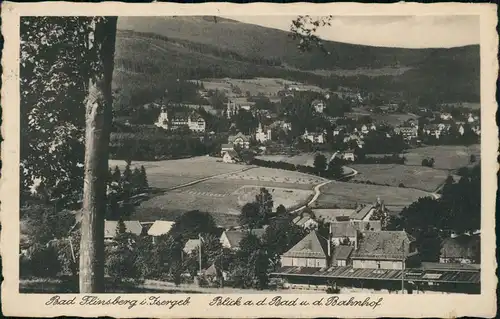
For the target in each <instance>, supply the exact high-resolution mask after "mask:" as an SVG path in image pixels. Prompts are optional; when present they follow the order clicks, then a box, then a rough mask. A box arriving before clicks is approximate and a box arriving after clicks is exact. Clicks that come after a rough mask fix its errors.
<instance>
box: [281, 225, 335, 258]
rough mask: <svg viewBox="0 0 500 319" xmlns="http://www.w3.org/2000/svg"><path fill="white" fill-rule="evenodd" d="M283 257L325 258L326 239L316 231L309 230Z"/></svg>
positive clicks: (326, 254) (326, 251)
mask: <svg viewBox="0 0 500 319" xmlns="http://www.w3.org/2000/svg"><path fill="white" fill-rule="evenodd" d="M283 256H284V257H299V258H301V257H302V258H308V257H310V258H326V257H327V256H328V240H327V239H326V238H324V237H323V236H321V235H320V234H319V233H318V232H317V231H312V232H310V233H309V234H308V235H307V236H306V237H304V238H303V239H302V240H301V241H299V242H298V243H297V244H296V245H295V246H293V247H292V248H291V249H290V250H289V251H287V252H286V253H284V254H283Z"/></svg>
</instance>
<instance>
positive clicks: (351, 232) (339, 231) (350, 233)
mask: <svg viewBox="0 0 500 319" xmlns="http://www.w3.org/2000/svg"><path fill="white" fill-rule="evenodd" d="M330 232H331V235H332V237H354V236H356V228H355V227H354V225H353V224H352V223H351V222H350V221H347V222H336V223H330Z"/></svg>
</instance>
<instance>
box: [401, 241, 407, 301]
mask: <svg viewBox="0 0 500 319" xmlns="http://www.w3.org/2000/svg"><path fill="white" fill-rule="evenodd" d="M402 247H403V260H402V261H403V263H402V272H401V293H402V294H404V293H405V268H406V265H405V262H406V258H405V241H404V240H403V245H402Z"/></svg>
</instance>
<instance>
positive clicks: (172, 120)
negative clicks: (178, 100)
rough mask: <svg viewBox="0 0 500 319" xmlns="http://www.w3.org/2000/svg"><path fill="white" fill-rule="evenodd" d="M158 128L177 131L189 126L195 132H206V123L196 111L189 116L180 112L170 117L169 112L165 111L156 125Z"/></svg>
mask: <svg viewBox="0 0 500 319" xmlns="http://www.w3.org/2000/svg"><path fill="white" fill-rule="evenodd" d="M155 125H156V126H158V127H161V128H163V129H166V130H168V129H177V128H179V127H181V126H187V127H188V128H189V129H190V130H191V131H193V132H205V129H206V122H205V119H203V117H201V116H200V115H199V114H198V113H197V112H196V111H193V112H191V113H189V114H187V113H185V112H178V113H175V114H173V115H172V116H169V112H168V111H167V110H166V109H163V110H162V111H161V113H160V115H159V116H158V120H156V123H155Z"/></svg>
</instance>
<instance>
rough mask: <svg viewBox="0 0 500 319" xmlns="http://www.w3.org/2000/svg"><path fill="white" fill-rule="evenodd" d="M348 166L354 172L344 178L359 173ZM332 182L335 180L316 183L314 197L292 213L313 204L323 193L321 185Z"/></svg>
mask: <svg viewBox="0 0 500 319" xmlns="http://www.w3.org/2000/svg"><path fill="white" fill-rule="evenodd" d="M346 167H347V166H346ZM348 168H349V169H351V170H352V172H351V173H349V174H347V175H345V176H342V178H348V177H353V176H355V175H357V174H358V171H357V170H355V169H354V168H351V167H348ZM332 182H335V181H334V180H327V181H325V182H323V183H321V184H318V185H316V186H315V187H314V196H313V198H311V200H310V201H309V202H308V203H307V204H305V205H303V206H301V207H299V208H296V209H294V210H292V211H291V212H290V213H291V214H293V213H297V212H300V211H301V210H303V209H304V208H306V207H307V206H311V205H312V204H313V203H314V202H315V201H316V200H317V199H318V197H319V195H321V187H323V186H325V185H327V184H330V183H332Z"/></svg>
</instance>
